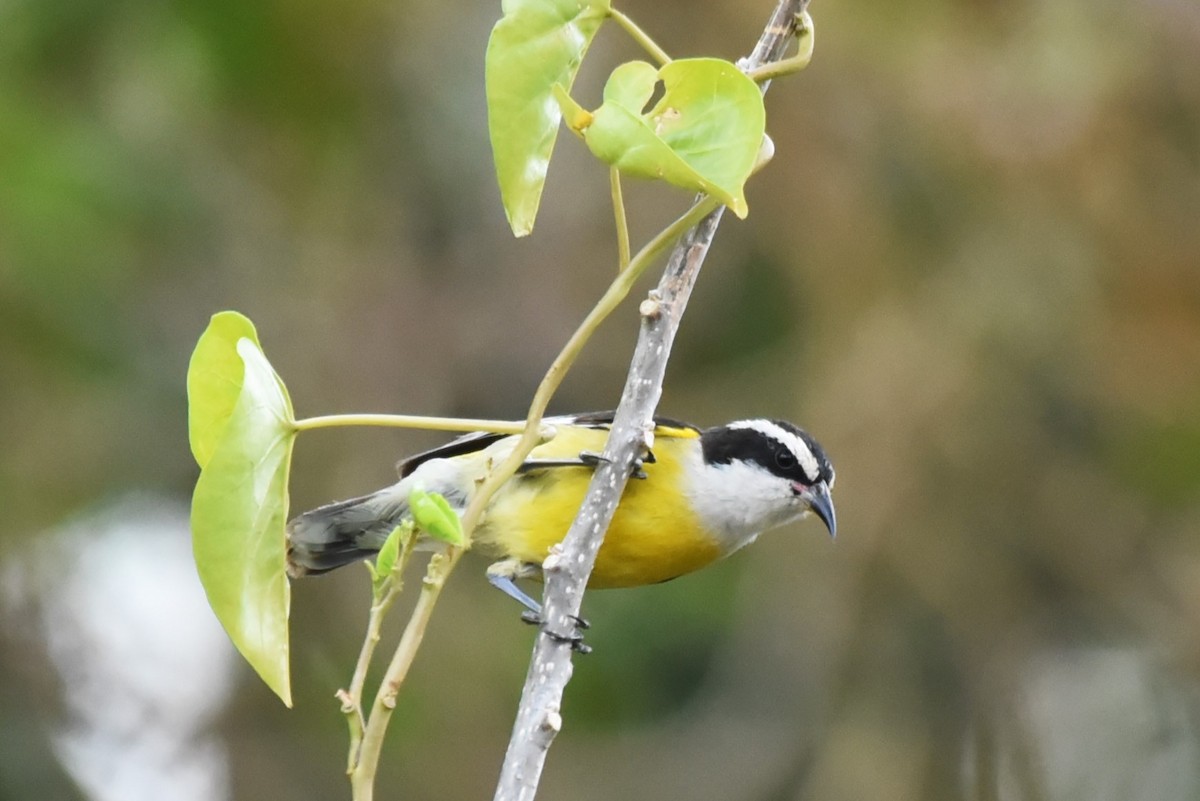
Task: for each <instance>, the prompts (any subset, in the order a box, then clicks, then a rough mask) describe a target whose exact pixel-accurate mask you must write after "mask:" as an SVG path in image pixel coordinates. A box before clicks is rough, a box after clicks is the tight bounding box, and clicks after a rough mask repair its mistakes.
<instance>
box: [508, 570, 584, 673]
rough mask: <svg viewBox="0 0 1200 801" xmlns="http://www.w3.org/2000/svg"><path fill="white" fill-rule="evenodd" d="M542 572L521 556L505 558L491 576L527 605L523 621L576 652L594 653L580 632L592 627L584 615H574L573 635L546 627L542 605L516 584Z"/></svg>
mask: <svg viewBox="0 0 1200 801" xmlns="http://www.w3.org/2000/svg"><path fill="white" fill-rule="evenodd" d="M541 572H542V568H541V567H540V566H539V565H535V564H532V563H530V562H521V561H519V560H517V559H505V560H503V561H500V562H496V563H495V564H493V565H491V566H490V567H488V569H487V578H488V582H489V583H490V584H491V585H492V586H493V587H495V588H496V589H498V590H500V591H501V592H503V593H504V594H505V595H507V596H508V597H509V598H512V599H513V600H514V601H516V602H517V603H519V604H521V605H522V606H524V607H525V609H526V610H527V611H525V612H522V613H521V620H522V621H524V622H525V623H528V624H530V625H533V626H540V627H541V629H542V631H544V632H546V636H547V637H549V638H550V639H552V640H555V641H557V642H564V643H567V644H569V645H570V646H571V650H573V651H577V652H578V653H580V654H588V653H591V651H592V648H591V646H589V645H585V644H584V642H583V635H582V634H581V633H580V632H582V631H584V630H585V629H588V628H591V624H590V623H588V622H587V621H586V620H584V619H583V618H581V617H577V616H575V615H570V618H571V620H572V621H573V622H574V623H575V631H573V632H571V633H570V634H561V633H559V632H556V631H551V630H550V629H548V628H546V619H545V618H544V617H543V616H542V605H541V604H539V603H538V602H537V601H535V600H534V599H533V598H531V597H530V596H529V595H528V594H527V593H525V591H523V590H522V589H521V588H520V587H518V586H517V585H516V581H515V580H516V579H519V578H537V577H538V576H540V575H541Z"/></svg>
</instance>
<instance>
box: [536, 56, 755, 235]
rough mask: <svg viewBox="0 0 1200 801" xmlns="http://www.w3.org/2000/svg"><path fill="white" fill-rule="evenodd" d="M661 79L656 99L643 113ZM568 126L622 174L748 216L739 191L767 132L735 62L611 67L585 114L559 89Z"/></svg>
mask: <svg viewBox="0 0 1200 801" xmlns="http://www.w3.org/2000/svg"><path fill="white" fill-rule="evenodd" d="M659 81H661V82H662V85H663V94H662V97H660V98H659V99H658V101H657V102H656V103H655V104H654V107H653V108H651V109H649V110H648V111H645V112H643V109H644V108H645V106H646V105H647V104H648V103H649V102H650V100H651V98H652V97H653V96H654V91H655V86H656V85H657V83H658V82H659ZM555 98H556V99H557V100H558V102H559V107H560V109H561V110H562V113H563V115H564V117H565V118H566V120H567V123H568V125H570V126H571V127H572V129H573V130H574V131H575V132H576V133H578V134H579V135H580V136H582V137H583V139H584V141H585V142H587V145H588V148H589V149H590V150H591V151H592V153H593V154H595V156H596V157H597V158H599V159H600V160H602V161H604V162H605V163H607V164H611V165H613V166H615V167H616V168H617V169H618V170H620V171H621V172H622V173H623V174H625V175H632V176H636V177H640V178H651V179H657V180H663V181H666V182H668V183H670V184H673V185H675V186H679V187H682V188H684V189H688V190H692V191H699V192H705V193H707V194H709V195H712V196H713V197H715V198H717V199H718V200H720V201H721V202H722V203H724V204H726V205H727V206H729V208H730V209H732V210H733V213H734V214H736V215H737V216H739V217H745V216H746V214H747V213H748V211H749V210H748V208H747V206H746V198H745V193H744V186H745V183H746V179H747V178H749V177H750V173H751V172H752V171H753V170H754V166H755V163H756V160H757V157H758V153H759V149H760V148H761V147H762V143H763V136H764V134H765V128H766V111H765V109H764V107H763V99H762V92H761V90H760V89H759V88H758V86H757V84H755V83H754V81H752V80H751V79H750V78H747V77H746V76H745V75H744V74H743V73H742V71H741V70H739V69H738V68H737V66H736V65H734V64H732V63H731V62H728V61H724V60H722V59H716V58H693V59H679V60H677V61H672V62H671V63H669V64H666V65H664V66H663V67H662V68H660V69H656V68H655V67H654V66H653V65H651V64H648V63H646V62H644V61H631V62H628V63H626V64H622V65H621V66H619V67H617V68H616V69H615V70H613V73H612V75H611V76H609V79H608V83H607V84H606V85H605V87H604V102H603V103H602V104H601V106H600V108H598V109H596V110H595V111H594V112H590V113H589V112H587V111H586V110H584V109H583V108H581V107H580V106H579V104H577V103H575V101H574V100H572V99H571V98H570V97H569V96H568V94H567V92H566V89H565V88H564V87H561V86H560V87H557V88H556V90H555Z"/></svg>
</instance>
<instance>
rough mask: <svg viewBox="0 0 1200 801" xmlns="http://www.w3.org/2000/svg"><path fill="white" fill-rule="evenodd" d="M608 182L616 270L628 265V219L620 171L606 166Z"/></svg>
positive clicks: (623, 269)
mask: <svg viewBox="0 0 1200 801" xmlns="http://www.w3.org/2000/svg"><path fill="white" fill-rule="evenodd" d="M608 183H609V186H610V187H611V188H612V203H613V217H615V218H616V224H617V272H624V271H625V268H626V267H628V266H629V220H628V218H626V216H625V195H624V193H623V192H622V191H621V171H620V170H618V169H617V168H616V167H609V168H608Z"/></svg>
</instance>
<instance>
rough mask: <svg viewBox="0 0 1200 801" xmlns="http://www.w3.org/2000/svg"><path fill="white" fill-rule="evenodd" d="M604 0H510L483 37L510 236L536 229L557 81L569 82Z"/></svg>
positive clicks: (553, 132) (604, 11) (495, 154)
mask: <svg viewBox="0 0 1200 801" xmlns="http://www.w3.org/2000/svg"><path fill="white" fill-rule="evenodd" d="M610 7H611V3H610V2H609V0H507V1H506V2H504V3H503V8H504V18H503V19H501V20H500V21H499V22H498V23H496V27H495V28H493V29H492V35H491V38H490V39H489V40H488V47H487V57H486V60H485V75H486V84H487V105H488V133H489V135H490V136H491V140H492V158H493V160H494V161H495V163H496V177H497V179H498V181H499V183H500V197H501V200H502V201H503V203H504V212H505V214H507V215H508V223H509V225H510V226H511V227H512V230H513V233H514V234H515V235H517V236H525V235H526V234H528V233H529V232H530V231H532V230H533V221H534V218H535V217H536V216H537V210H538V204H539V203H540V202H541V198H542V186H543V185H544V184H545V183H546V169H547V167H548V166H549V164H550V154H551V153H552V152H553V150H554V140H555V138H556V137H557V135H558V122H559V119H560V117H559V111H558V106H557V105H556V104H555V103H554V99H553V94H552V93H553V91H554V86H555V84H559V85H562V86H565V87H567V88H568V89H569V88H570V87H571V84H572V83H573V82H574V81H575V75H576V73H577V72H578V71H579V64H580V63H581V62H582V61H583V56H584V54H585V53H586V52H587V49H588V45H590V44H591V43H592V38H593V37H594V36H595V35H596V31H597V30H598V29H599V28H600V24H601V23H602V22H604V19H605V18H606V17H607V16H608V13H609V9H610Z"/></svg>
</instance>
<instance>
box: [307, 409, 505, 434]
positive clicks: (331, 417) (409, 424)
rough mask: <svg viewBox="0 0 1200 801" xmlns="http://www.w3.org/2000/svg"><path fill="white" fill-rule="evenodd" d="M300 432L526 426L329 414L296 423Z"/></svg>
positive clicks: (498, 430) (465, 419) (409, 416)
mask: <svg viewBox="0 0 1200 801" xmlns="http://www.w3.org/2000/svg"><path fill="white" fill-rule="evenodd" d="M293 426H294V427H295V429H296V430H297V431H312V430H314V429H318V428H335V427H339V426H384V427H389V428H424V429H427V430H429V431H494V432H496V433H497V434H520V433H521V432H522V431H524V430H525V424H524V423H519V422H513V421H512V420H476V419H472V418H468V417H462V418H460V417H424V416H422V415H415V414H327V415H323V416H321V417H306V418H304V419H303V420H297V421H296V422H295V423H293Z"/></svg>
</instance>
